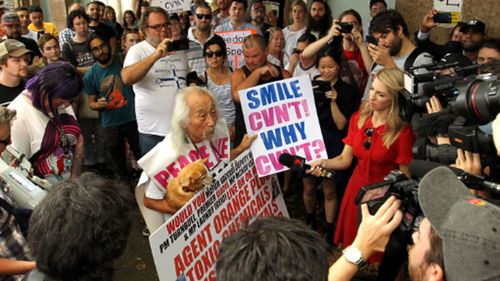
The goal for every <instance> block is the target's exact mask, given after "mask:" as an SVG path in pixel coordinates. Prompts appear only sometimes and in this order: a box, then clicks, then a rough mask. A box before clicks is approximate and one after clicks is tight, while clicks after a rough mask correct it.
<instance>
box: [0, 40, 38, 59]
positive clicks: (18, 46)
mask: <svg viewBox="0 0 500 281" xmlns="http://www.w3.org/2000/svg"><path fill="white" fill-rule="evenodd" d="M27 53H31V51H30V50H28V49H26V46H24V44H23V43H21V42H19V41H17V40H15V39H5V40H4V41H3V42H1V43H0V58H3V57H4V56H6V55H9V56H12V57H20V56H22V55H24V54H27Z"/></svg>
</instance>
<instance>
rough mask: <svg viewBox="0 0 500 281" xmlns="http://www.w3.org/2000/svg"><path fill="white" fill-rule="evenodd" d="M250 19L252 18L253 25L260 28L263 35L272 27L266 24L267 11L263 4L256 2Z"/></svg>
mask: <svg viewBox="0 0 500 281" xmlns="http://www.w3.org/2000/svg"><path fill="white" fill-rule="evenodd" d="M250 17H251V18H252V24H253V25H255V26H257V27H258V28H260V30H261V32H262V34H266V31H267V30H268V29H269V28H270V27H271V25H269V24H267V23H265V22H264V20H265V19H266V9H265V7H264V4H262V2H254V3H253V4H252V8H251V11H250Z"/></svg>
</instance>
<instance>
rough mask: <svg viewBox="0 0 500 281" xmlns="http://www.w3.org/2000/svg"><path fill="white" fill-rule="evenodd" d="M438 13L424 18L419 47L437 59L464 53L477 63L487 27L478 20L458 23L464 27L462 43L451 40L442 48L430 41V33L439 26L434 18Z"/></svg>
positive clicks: (461, 30) (418, 37)
mask: <svg viewBox="0 0 500 281" xmlns="http://www.w3.org/2000/svg"><path fill="white" fill-rule="evenodd" d="M437 13H438V11H437V10H435V9H432V10H430V11H429V12H427V14H426V15H425V16H424V19H423V20H422V24H421V25H420V29H419V31H418V33H417V36H416V38H415V41H416V43H417V46H418V47H420V48H422V49H424V50H425V51H427V52H429V53H431V54H432V55H433V56H434V57H435V59H441V57H443V56H444V55H445V54H447V53H452V52H462V51H463V52H464V55H466V56H467V58H469V60H470V61H472V62H475V61H476V59H477V51H478V50H479V47H480V45H481V43H482V41H483V40H484V39H485V38H486V25H485V24H484V23H483V22H482V21H480V20H477V19H472V20H470V21H469V22H467V23H466V24H464V23H457V25H459V24H461V25H462V26H461V27H460V32H462V33H463V36H462V39H461V41H460V42H456V41H451V40H450V41H449V42H448V43H446V45H444V46H441V45H438V44H436V43H434V42H432V41H431V40H430V39H429V33H430V31H431V30H432V28H434V27H436V26H437V25H438V24H437V23H436V22H434V16H435V15H436V14H437ZM457 28H459V27H457Z"/></svg>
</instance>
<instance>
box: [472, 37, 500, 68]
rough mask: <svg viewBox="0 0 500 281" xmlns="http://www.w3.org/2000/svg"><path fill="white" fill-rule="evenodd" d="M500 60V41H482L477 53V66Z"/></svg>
mask: <svg viewBox="0 0 500 281" xmlns="http://www.w3.org/2000/svg"><path fill="white" fill-rule="evenodd" d="M494 60H500V39H498V38H491V39H488V40H485V41H483V43H482V44H481V47H480V48H479V51H478V53H477V64H481V65H484V64H487V63H491V62H492V61H494Z"/></svg>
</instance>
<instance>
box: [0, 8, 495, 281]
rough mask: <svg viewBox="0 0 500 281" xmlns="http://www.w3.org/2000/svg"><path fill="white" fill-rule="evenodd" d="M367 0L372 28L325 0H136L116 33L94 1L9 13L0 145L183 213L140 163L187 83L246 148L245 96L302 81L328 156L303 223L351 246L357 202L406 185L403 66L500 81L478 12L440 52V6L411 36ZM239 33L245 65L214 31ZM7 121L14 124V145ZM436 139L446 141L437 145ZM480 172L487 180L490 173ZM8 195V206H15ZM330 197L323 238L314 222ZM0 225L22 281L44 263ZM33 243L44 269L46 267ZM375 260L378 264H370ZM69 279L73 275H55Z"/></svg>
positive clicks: (54, 172)
mask: <svg viewBox="0 0 500 281" xmlns="http://www.w3.org/2000/svg"><path fill="white" fill-rule="evenodd" d="M367 5H369V7H370V16H371V17H372V18H371V20H370V21H369V22H362V19H361V16H360V15H359V13H358V12H357V11H355V10H353V9H349V10H346V11H342V12H341V11H337V10H335V7H329V5H328V3H327V2H325V1H323V0H310V1H308V3H306V2H304V1H302V0H295V1H293V2H292V1H288V0H285V1H280V0H270V1H259V0H255V1H251V3H248V2H247V0H217V1H215V2H214V3H211V4H210V5H209V4H208V3H205V2H204V1H201V0H199V1H194V2H193V3H192V7H191V9H190V11H184V12H180V13H169V12H168V11H165V10H164V9H162V8H159V7H150V5H149V3H148V2H147V1H143V2H142V5H141V11H140V13H137V12H134V11H131V10H127V11H125V12H124V13H123V17H122V18H123V22H122V23H120V22H118V21H117V15H116V12H115V10H114V9H113V8H112V7H111V6H106V5H105V4H103V3H102V2H100V1H91V2H89V3H87V4H86V5H85V6H82V4H80V3H73V4H71V5H70V6H69V7H68V15H67V18H66V20H67V23H66V28H65V29H62V30H57V28H56V26H55V25H54V24H53V23H50V22H47V21H45V20H44V12H43V10H42V9H41V8H40V7H36V6H31V7H17V8H16V9H15V11H3V15H2V18H1V29H2V32H3V37H2V39H3V40H2V41H1V42H0V68H1V71H0V103H1V104H2V105H5V106H7V107H8V109H5V110H15V112H14V113H11V114H15V115H16V117H15V118H14V117H11V118H8V119H7V120H4V121H2V119H1V116H0V137H4V138H1V139H0V146H1V147H3V148H4V147H5V146H6V145H7V144H10V145H11V146H12V147H13V148H14V149H16V150H17V151H19V152H20V153H22V154H24V155H25V157H26V158H27V159H28V160H29V161H30V162H31V164H32V167H33V173H34V174H35V175H37V176H39V177H41V178H43V179H46V180H47V181H49V182H51V183H52V184H59V183H62V182H66V181H68V180H72V181H76V182H77V183H74V184H78V181H77V178H78V177H79V175H80V174H81V173H82V172H93V173H96V174H99V175H100V176H102V177H107V178H109V179H115V180H121V181H123V182H126V186H128V187H124V188H129V189H130V190H133V189H134V188H135V185H136V183H137V181H138V180H139V184H141V183H142V184H144V183H145V182H146V186H145V190H144V191H143V192H144V194H143V196H144V201H143V202H142V204H143V205H144V206H145V207H146V208H147V209H150V210H151V211H154V212H158V213H161V214H167V216H166V218H168V217H169V216H170V215H171V214H173V213H175V210H173V209H172V208H170V207H169V206H168V205H165V204H164V203H163V199H164V197H165V191H164V190H163V191H160V192H158V188H155V187H154V186H153V185H154V184H153V183H150V182H149V181H148V180H147V179H146V178H147V177H146V176H145V175H144V174H143V177H141V179H139V176H140V175H141V172H142V169H141V167H140V165H139V164H138V162H137V161H138V160H139V159H140V158H141V157H143V156H146V157H145V158H144V159H148V157H151V155H149V156H148V152H150V151H151V150H152V149H154V148H155V146H157V145H159V144H160V143H161V142H162V141H163V140H164V139H165V137H166V136H167V135H169V134H173V133H176V131H174V129H173V128H174V125H172V120H173V121H175V120H178V119H175V118H176V117H175V116H172V115H173V112H174V105H175V102H176V95H177V92H178V91H180V90H182V89H184V88H186V87H188V86H191V85H196V86H201V87H204V88H206V89H207V90H208V91H209V92H210V93H211V95H212V96H213V99H214V100H215V102H216V104H217V108H218V114H219V116H218V117H219V118H221V119H222V120H223V121H224V125H225V126H226V127H227V131H228V134H229V136H230V143H231V144H230V145H231V148H238V147H239V146H240V144H242V143H244V144H245V145H246V144H247V142H248V139H247V138H248V136H246V127H245V123H244V118H243V112H242V107H241V103H240V97H239V94H238V91H240V90H243V89H247V88H250V87H254V86H256V85H260V84H263V83H268V82H273V81H279V80H281V79H286V78H289V77H297V76H302V75H308V76H309V78H310V80H311V82H312V84H313V87H314V102H315V105H316V110H317V112H316V113H317V116H318V120H319V123H320V127H321V133H322V136H323V140H324V143H325V147H326V151H327V154H328V158H329V159H319V160H316V161H313V162H312V163H311V166H312V168H311V170H310V171H308V174H307V175H306V174H301V175H299V177H300V178H301V184H299V185H300V186H301V188H303V189H301V191H302V192H303V193H302V196H303V203H304V209H305V214H304V215H303V216H302V217H303V218H305V222H306V224H307V225H308V226H309V227H311V228H312V229H314V230H317V231H319V232H321V233H324V236H325V239H326V241H327V242H328V244H330V246H340V247H342V248H345V247H347V246H349V245H351V244H352V243H353V241H354V239H355V237H356V233H357V231H358V221H359V214H360V211H359V208H358V206H357V205H356V204H355V203H354V198H355V197H356V195H357V193H358V191H359V190H360V189H361V187H362V186H365V185H370V184H374V183H377V182H380V181H381V180H383V178H384V177H385V176H386V175H387V174H388V173H389V172H390V171H391V170H394V169H399V170H400V171H401V172H403V173H404V174H405V175H407V176H411V175H410V172H409V169H408V164H409V163H410V161H411V160H412V158H413V156H412V146H413V144H414V141H415V134H414V132H413V131H412V127H411V125H410V120H403V119H402V118H401V117H400V114H399V113H400V110H401V108H400V105H401V103H400V102H399V100H400V99H401V97H400V93H401V92H402V91H403V90H404V78H403V76H404V74H403V73H404V71H408V70H410V68H414V67H416V66H419V65H426V64H431V63H433V62H439V61H441V62H446V63H452V62H453V63H455V62H456V64H457V65H459V66H467V65H472V64H481V65H486V66H485V69H489V70H492V71H493V72H496V74H498V73H499V71H498V64H499V61H500V39H499V38H494V37H491V36H489V34H488V33H487V31H488V29H487V23H485V22H484V21H482V20H481V17H480V15H477V17H476V18H473V19H470V20H468V21H467V22H458V23H456V26H455V27H454V28H453V29H451V32H450V36H449V38H447V43H446V44H444V45H439V44H436V43H434V42H433V41H432V40H431V39H430V33H431V31H432V29H434V28H435V27H436V26H437V22H435V21H434V19H435V18H434V15H435V14H436V13H437V11H435V10H430V11H429V12H428V13H427V14H426V15H425V16H424V18H423V19H422V23H421V25H420V28H419V30H409V29H408V25H407V23H406V21H405V15H403V14H401V13H399V12H398V11H396V10H391V9H387V4H386V3H385V1H383V0H371V1H369V3H367ZM340 12H341V13H340ZM138 14H139V16H138ZM335 14H340V16H339V17H338V18H335V17H334V15H335ZM243 30H253V32H252V33H253V34H252V35H249V36H248V37H246V38H245V40H244V42H243V44H242V54H243V57H244V60H245V63H244V64H243V65H242V66H241V67H238V68H235V69H233V68H232V67H231V66H232V64H231V62H230V57H229V56H228V53H229V52H228V50H229V49H228V46H227V44H226V42H225V41H224V39H223V38H222V37H221V36H219V35H218V34H217V33H223V32H228V31H243ZM427 71H428V70H426V69H425V68H421V69H418V70H416V71H414V74H423V73H425V72H427ZM442 107H443V106H442V105H441V104H440V101H439V100H438V99H437V98H431V99H430V100H429V101H428V102H427V103H426V110H427V111H428V112H429V113H433V112H437V111H440V110H441V108H442ZM2 110H3V109H2ZM2 110H0V113H1V112H2ZM0 115H1V114H0ZM203 120H204V119H203ZM203 122H205V121H203ZM200 124H202V125H203V124H205V123H200ZM3 125H8V126H7V127H8V132H9V133H8V134H5V136H4V134H3V132H4V131H2V128H3V127H2V126H3ZM5 130H7V129H5ZM433 139H434V140H436V141H437V142H438V143H440V144H441V143H446V142H449V140H447V139H446V137H443V136H440V135H439V136H436V138H433ZM191 142H193V141H192V140H191ZM193 145H195V143H194V142H193ZM245 145H244V146H245ZM195 147H196V145H195ZM153 152H154V151H153ZM153 152H152V153H153ZM460 157H461V159H459V160H461V161H462V163H463V162H464V161H473V160H474V159H475V160H477V159H476V158H477V157H478V156H476V155H473V154H472V153H469V152H467V151H461V150H459V158H460ZM143 161H144V160H143ZM139 162H140V161H139ZM476 162H477V161H476ZM474 167H475V171H474V172H475V173H476V174H478V175H480V176H482V175H483V169H482V167H479V168H478V167H477V165H476V166H474ZM319 169H329V170H335V171H338V173H337V175H336V177H335V179H327V178H318V177H315V176H314V175H318V174H319V173H318V172H319ZM279 177H280V182H281V186H282V191H283V193H284V195H288V194H289V193H291V192H293V190H292V189H294V188H295V189H296V188H297V185H294V184H293V182H292V178H293V177H297V175H293V174H292V173H291V172H285V173H282V174H280V175H279ZM7 189H8V188H7V187H5V186H4V187H3V188H2V190H1V192H0V197H2V198H4V199H5V198H9V195H8V194H9V193H8V190H7ZM61 189H64V188H61ZM318 190H321V192H317V191H318ZM295 192H297V190H295ZM75 196H76V195H75ZM486 196H487V195H486ZM320 198H321V200H320ZM53 200H54V199H53ZM116 200H119V201H120V200H122V199H116ZM125 201H126V200H125ZM321 201H322V203H323V204H324V207H322V208H320V209H323V210H324V223H322V224H321V225H323V226H324V230H323V229H322V228H321V227H320V223H318V216H317V209H318V205H319V203H318V202H321ZM120 202H121V201H120ZM139 203H141V202H139ZM38 215H39V214H38ZM146 222H147V219H146ZM276 223H277V222H276ZM0 225H1V227H2V228H1V232H0V233H1V236H0V264H3V262H6V263H5V264H6V266H5V267H4V266H1V267H0V280H21V278H22V275H23V274H24V273H26V272H28V271H30V270H32V269H34V268H35V267H36V265H35V263H34V262H30V261H32V260H33V257H32V255H31V251H30V250H29V247H28V245H27V243H26V240H25V238H24V237H23V236H22V234H20V233H19V230H18V229H17V227H16V226H15V223H14V222H13V220H12V219H10V215H9V213H8V212H6V211H2V212H0ZM153 225H155V226H156V224H153ZM148 226H149V227H150V228H151V226H150V224H149V223H148ZM124 228H127V226H124ZM7 229H8V231H7ZM154 230H155V229H150V231H154ZM38 231H39V230H38ZM145 232H146V233H145V234H146V235H147V230H146V231H145ZM37 247H38V248H37ZM39 247H40V245H36V247H35V248H34V249H37V252H35V253H34V254H35V259H36V261H37V262H38V261H42V262H43V259H42V258H41V255H42V253H41V252H42V251H41V250H40V248H39ZM54 247H55V246H54ZM48 250H50V249H48ZM118 252H120V251H118ZM112 258H115V256H113V257H112ZM380 259H381V255H374V256H372V257H371V259H370V262H374V263H377V262H380ZM8 261H11V263H10V264H8ZM45 266H46V267H41V268H40V270H41V271H43V272H44V273H45V274H47V271H48V272H50V270H51V269H50V268H49V267H47V266H48V265H45ZM94 266H95V267H96V268H98V267H99V266H100V265H94ZM103 266H109V264H107V263H106V264H104V265H103ZM61 273H64V274H66V273H67V272H64V271H62V272H58V273H54V274H55V275H54V276H57V274H61ZM87 273H88V272H83V273H81V274H87ZM57 278H59V277H57ZM57 278H56V279H57ZM57 280H66V279H57ZM75 280H77V279H75ZM99 280H100V279H99ZM102 280H111V279H102Z"/></svg>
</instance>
